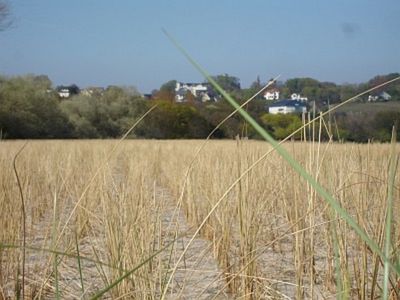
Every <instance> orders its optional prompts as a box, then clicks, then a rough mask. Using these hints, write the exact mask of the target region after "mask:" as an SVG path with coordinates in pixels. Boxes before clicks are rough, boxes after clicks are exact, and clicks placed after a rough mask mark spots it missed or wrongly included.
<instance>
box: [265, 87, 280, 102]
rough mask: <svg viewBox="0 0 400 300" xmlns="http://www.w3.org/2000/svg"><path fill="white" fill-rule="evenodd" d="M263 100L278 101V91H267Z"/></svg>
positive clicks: (274, 89)
mask: <svg viewBox="0 0 400 300" xmlns="http://www.w3.org/2000/svg"><path fill="white" fill-rule="evenodd" d="M264 98H265V100H278V99H279V90H278V89H276V88H273V89H269V90H267V91H266V92H265V93H264Z"/></svg>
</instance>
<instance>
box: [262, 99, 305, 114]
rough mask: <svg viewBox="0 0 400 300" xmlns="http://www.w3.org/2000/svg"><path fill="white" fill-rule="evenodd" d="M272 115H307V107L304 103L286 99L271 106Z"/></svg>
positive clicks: (269, 108) (269, 110)
mask: <svg viewBox="0 0 400 300" xmlns="http://www.w3.org/2000/svg"><path fill="white" fill-rule="evenodd" d="M268 112H269V113H270V114H275V115H276V114H292V113H305V112H307V106H306V104H305V103H304V102H303V101H298V100H290V99H285V100H281V101H278V102H275V103H273V104H271V105H270V106H269V107H268Z"/></svg>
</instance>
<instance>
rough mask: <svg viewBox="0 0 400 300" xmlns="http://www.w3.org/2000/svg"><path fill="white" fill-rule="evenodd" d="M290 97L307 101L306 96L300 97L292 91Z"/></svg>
mask: <svg viewBox="0 0 400 300" xmlns="http://www.w3.org/2000/svg"><path fill="white" fill-rule="evenodd" d="M290 99H292V100H297V101H308V98H307V97H302V96H301V95H300V94H296V93H293V94H292V95H290Z"/></svg>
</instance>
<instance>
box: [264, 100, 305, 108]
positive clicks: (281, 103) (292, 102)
mask: <svg viewBox="0 0 400 300" xmlns="http://www.w3.org/2000/svg"><path fill="white" fill-rule="evenodd" d="M280 106H293V107H300V106H304V107H305V106H306V104H305V103H304V102H301V101H298V100H291V99H283V100H280V101H278V102H275V103H272V104H271V105H270V106H269V107H280Z"/></svg>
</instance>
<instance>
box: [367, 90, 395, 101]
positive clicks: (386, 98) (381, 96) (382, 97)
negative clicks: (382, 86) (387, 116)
mask: <svg viewBox="0 0 400 300" xmlns="http://www.w3.org/2000/svg"><path fill="white" fill-rule="evenodd" d="M390 99H392V96H390V95H389V94H388V93H386V92H380V93H379V94H375V95H369V96H368V102H375V101H390Z"/></svg>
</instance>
